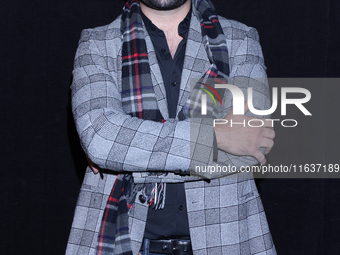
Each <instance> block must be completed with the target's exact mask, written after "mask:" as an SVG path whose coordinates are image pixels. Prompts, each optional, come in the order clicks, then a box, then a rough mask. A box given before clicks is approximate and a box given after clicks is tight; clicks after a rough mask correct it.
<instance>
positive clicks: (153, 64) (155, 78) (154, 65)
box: [145, 32, 169, 120]
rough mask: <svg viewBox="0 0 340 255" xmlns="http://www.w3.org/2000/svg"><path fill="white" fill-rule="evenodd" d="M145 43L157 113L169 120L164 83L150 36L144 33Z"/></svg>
mask: <svg viewBox="0 0 340 255" xmlns="http://www.w3.org/2000/svg"><path fill="white" fill-rule="evenodd" d="M145 42H146V47H147V49H148V56H149V64H150V72H151V80H152V84H153V90H154V92H155V95H156V100H157V103H158V108H159V111H160V112H161V114H162V116H163V118H164V119H165V120H166V119H169V111H168V103H167V100H166V91H165V87H164V82H163V78H162V73H161V70H160V68H159V65H158V60H157V56H156V53H155V49H154V47H153V44H152V41H151V38H150V36H149V35H148V33H147V32H145Z"/></svg>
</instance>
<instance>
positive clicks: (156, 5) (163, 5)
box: [139, 0, 188, 11]
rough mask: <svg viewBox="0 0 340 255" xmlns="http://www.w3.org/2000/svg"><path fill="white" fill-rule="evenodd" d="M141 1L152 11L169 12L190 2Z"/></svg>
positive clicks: (168, 0)
mask: <svg viewBox="0 0 340 255" xmlns="http://www.w3.org/2000/svg"><path fill="white" fill-rule="evenodd" d="M139 1H140V2H141V3H143V4H145V5H146V6H147V7H149V8H151V9H154V10H158V11H169V10H174V9H176V8H178V7H180V6H182V5H183V4H185V3H186V2H187V1H188V0H139Z"/></svg>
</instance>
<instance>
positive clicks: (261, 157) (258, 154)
mask: <svg viewBox="0 0 340 255" xmlns="http://www.w3.org/2000/svg"><path fill="white" fill-rule="evenodd" d="M252 156H254V157H255V158H256V159H257V161H258V162H259V163H261V164H262V165H264V164H265V163H266V157H265V156H264V155H263V154H262V153H261V152H260V150H256V152H255V153H254V155H252Z"/></svg>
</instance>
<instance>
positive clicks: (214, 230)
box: [66, 12, 276, 255]
mask: <svg viewBox="0 0 340 255" xmlns="http://www.w3.org/2000/svg"><path fill="white" fill-rule="evenodd" d="M219 19H220V23H221V26H222V28H223V29H224V33H225V36H226V41H227V47H228V49H229V58H230V59H229V60H230V81H232V80H234V81H235V83H237V81H236V78H239V77H241V78H252V80H254V81H255V82H249V83H248V84H247V85H246V86H245V85H244V84H243V85H240V87H241V89H242V90H244V91H245V90H246V88H247V86H253V87H254V92H253V96H254V98H255V99H254V103H256V104H257V105H255V107H257V108H260V109H268V108H269V107H270V99H269V91H268V84H267V83H266V82H265V81H264V80H265V78H266V73H265V65H264V60H263V56H262V50H261V46H260V44H259V37H258V33H257V31H256V30H255V29H254V28H250V27H247V26H246V25H243V24H241V23H238V22H236V21H232V20H227V19H224V18H222V17H219ZM145 34H146V37H145V40H146V43H147V48H148V51H149V52H148V53H149V63H150V68H151V77H152V82H153V86H154V92H155V94H156V98H157V102H158V107H159V110H160V112H161V113H162V115H163V117H164V119H165V120H168V118H169V117H168V110H167V102H166V96H165V89H164V86H163V81H162V75H161V72H160V69H159V66H158V64H157V58H156V55H155V52H154V49H153V46H152V43H151V40H150V38H149V36H148V35H147V33H145ZM121 48H122V40H121V32H120V17H118V18H117V19H116V20H115V21H114V22H112V23H111V24H109V25H106V26H103V27H97V28H94V29H86V30H84V31H83V32H82V34H81V39H80V42H79V47H78V50H77V53H76V56H75V64H74V71H73V76H74V78H73V83H72V87H71V89H72V107H73V114H74V118H75V122H76V127H77V130H78V133H79V136H80V140H81V144H82V147H83V149H84V151H85V153H86V154H87V155H88V156H89V157H90V159H91V160H92V161H93V162H94V163H96V164H97V165H99V166H100V167H101V168H103V169H108V171H105V173H104V177H103V179H102V178H101V177H100V175H99V174H98V175H94V174H93V172H92V171H91V169H90V168H89V167H88V168H87V170H86V174H85V178H84V181H83V184H82V187H81V190H80V194H79V198H78V201H77V206H76V209H75V214H74V219H73V223H72V228H71V232H70V236H69V240H68V245H67V249H66V254H70V255H71V254H72V255H74V254H95V247H96V243H97V235H98V231H99V228H100V225H101V220H102V215H103V211H104V208H105V206H106V203H107V199H108V197H109V194H110V191H111V189H112V186H113V184H114V182H115V179H116V177H117V171H122V170H124V171H131V172H133V176H134V181H135V182H149V181H159V179H157V178H163V181H166V182H174V181H175V182H178V181H185V192H186V202H187V208H188V219H189V228H190V237H191V241H192V247H193V252H194V255H203V254H204V255H206V254H211V255H222V254H223V255H226V254H231V255H237V254H242V255H248V254H259V255H260V254H263V255H264V254H267V255H268V254H276V251H275V247H274V244H273V242H272V238H271V234H270V231H269V228H268V224H267V219H266V216H265V212H264V209H263V206H262V203H261V199H260V197H259V194H258V191H257V189H256V186H255V183H254V180H253V178H252V176H250V175H247V174H244V173H239V174H234V175H231V176H225V177H221V176H213V177H214V178H215V177H221V178H215V179H212V180H211V181H210V182H206V181H204V180H202V179H200V178H199V177H197V176H196V177H189V178H182V177H178V176H177V175H175V174H169V175H167V176H164V175H163V176H156V177H155V176H149V175H147V174H146V171H149V170H159V171H173V170H176V169H185V168H187V169H188V168H189V167H190V158H191V159H194V160H195V158H196V160H197V161H198V162H203V161H204V163H205V164H207V163H209V162H210V163H211V164H213V162H212V154H213V153H212V151H213V149H212V146H211V145H212V143H213V127H212V126H211V124H207V123H206V121H204V120H201V121H190V120H186V121H179V120H170V121H166V122H165V123H154V122H151V121H145V120H140V119H136V118H131V117H130V116H129V115H126V114H125V113H124V111H123V110H122V102H121V96H120V92H121V69H122V66H121V65H122V62H121ZM209 67H210V63H209V60H208V58H207V56H206V51H205V49H204V45H203V44H202V36H201V28H200V23H199V21H198V19H197V17H196V15H195V13H194V12H193V16H192V21H191V24H190V31H189V38H188V42H187V48H186V55H185V60H184V67H183V74H182V81H181V90H180V97H179V102H178V109H177V112H179V111H180V110H181V108H182V106H183V105H184V104H185V102H186V101H187V100H188V98H189V95H190V78H200V77H201V76H202V74H203V73H204V72H205V71H206V70H207V69H208V68H209ZM230 81H229V83H230ZM231 104H232V98H231V95H230V94H228V93H225V95H224V97H223V109H221V117H223V116H224V115H225V114H226V113H227V112H228V111H230V110H231V108H232V105H231ZM190 122H191V123H190ZM190 128H191V129H195V128H197V132H196V134H197V136H196V138H195V136H190V134H189V133H190V132H188V130H190ZM197 137H205V139H201V140H200V141H199V142H198V140H197ZM190 146H191V149H192V148H193V147H194V148H199V150H197V151H198V152H199V153H198V154H197V155H196V154H195V153H193V151H196V150H190ZM202 148H203V149H202ZM202 150H203V152H204V154H202V153H201V152H202ZM190 151H191V152H192V154H191V155H190ZM218 162H220V163H224V164H227V165H230V164H231V165H235V166H237V167H240V166H241V165H253V164H256V163H257V161H256V160H255V159H254V158H253V157H237V156H234V155H229V154H227V153H225V152H223V151H218ZM148 178H149V179H148ZM138 197H139V194H137V196H136V200H135V203H134V206H133V208H132V209H131V211H130V212H129V226H130V234H131V240H132V250H133V254H135V255H137V254H138V251H139V249H140V246H141V242H142V239H143V234H144V229H145V222H146V217H147V211H148V210H147V205H146V204H145V203H144V204H143V203H141V201H139V199H138Z"/></svg>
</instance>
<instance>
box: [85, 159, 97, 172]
mask: <svg viewBox="0 0 340 255" xmlns="http://www.w3.org/2000/svg"><path fill="white" fill-rule="evenodd" d="M86 159H87V162H88V163H89V166H90V167H91V169H92V171H93V173H94V174H98V173H99V169H100V168H99V166H97V165H96V164H95V163H93V162H92V161H91V160H90V159H89V157H88V156H86Z"/></svg>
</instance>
